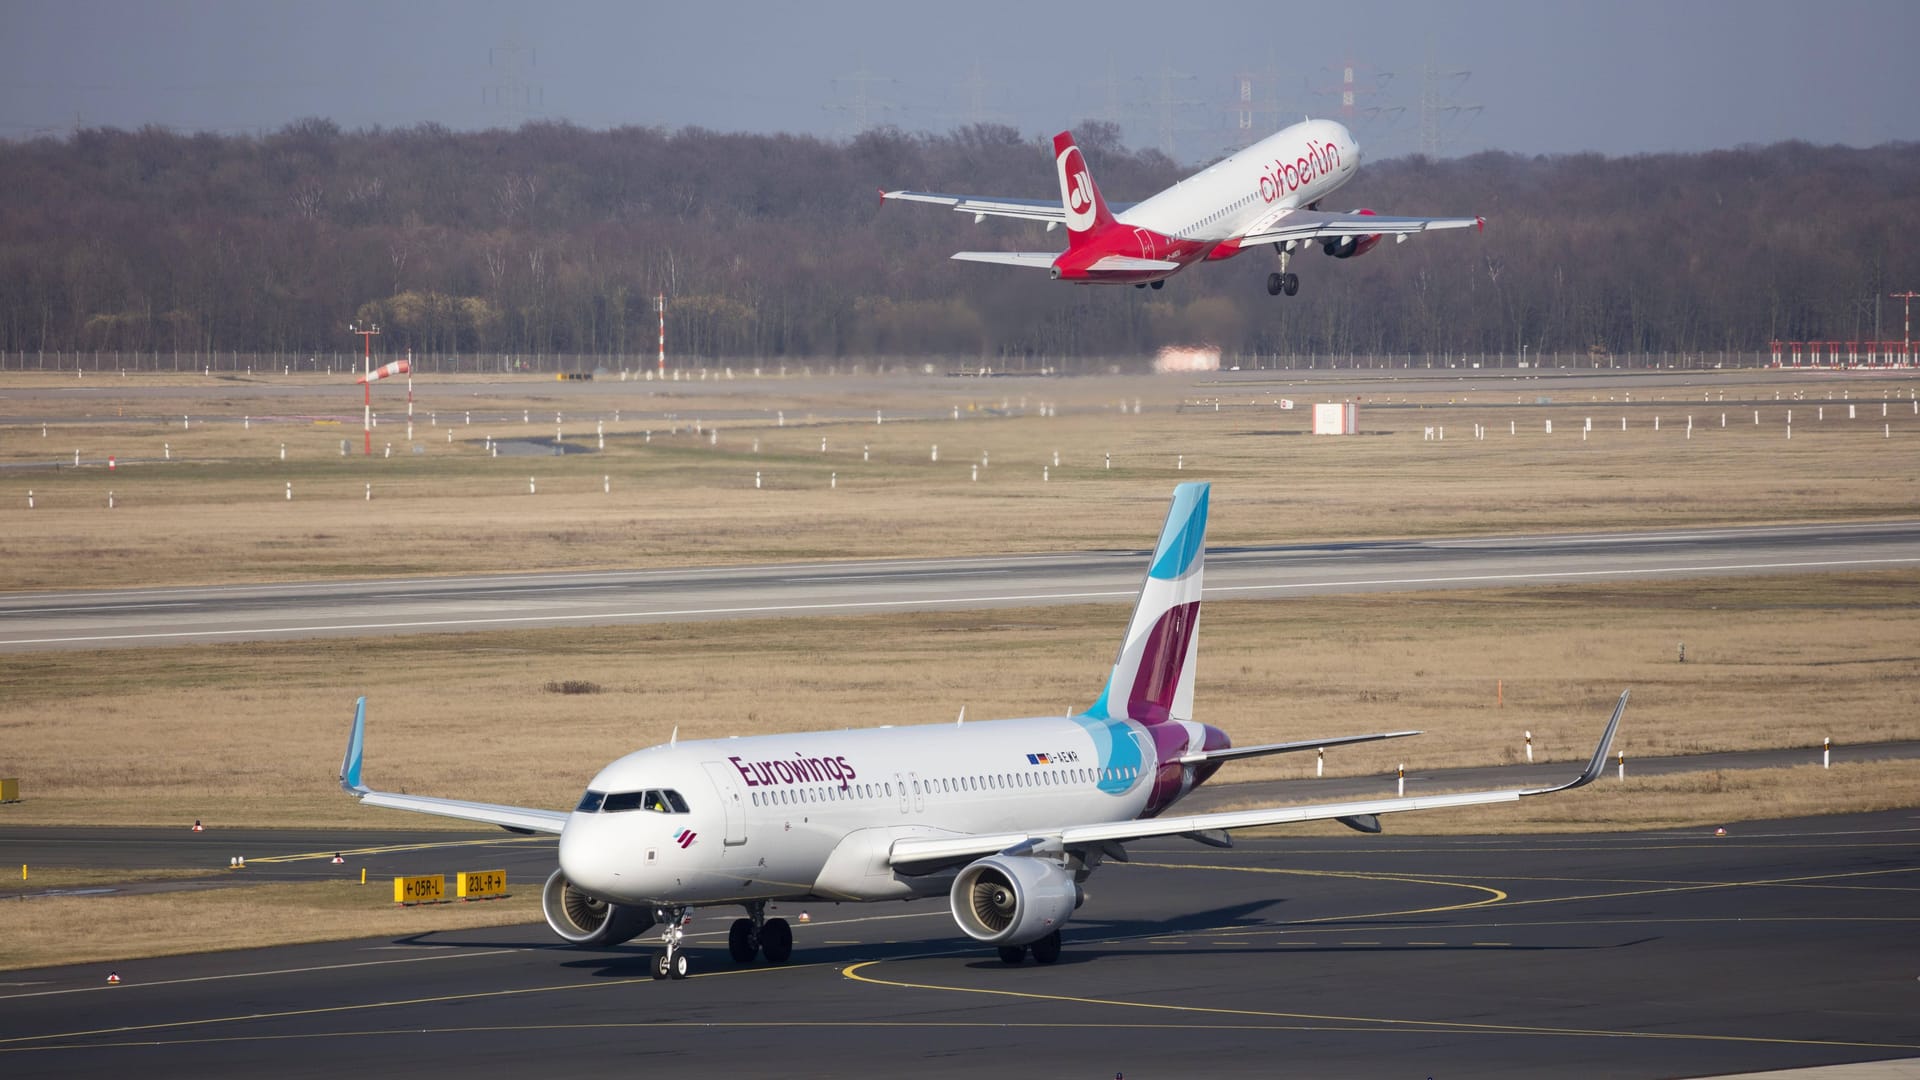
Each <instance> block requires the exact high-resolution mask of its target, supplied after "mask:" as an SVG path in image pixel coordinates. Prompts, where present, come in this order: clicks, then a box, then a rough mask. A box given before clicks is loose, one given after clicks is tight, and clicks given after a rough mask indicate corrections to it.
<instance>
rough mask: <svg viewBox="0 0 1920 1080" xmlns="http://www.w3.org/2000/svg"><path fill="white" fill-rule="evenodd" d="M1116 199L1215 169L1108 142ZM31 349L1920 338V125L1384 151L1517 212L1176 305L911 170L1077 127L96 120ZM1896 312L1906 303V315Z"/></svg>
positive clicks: (1736, 344) (23, 310)
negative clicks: (925, 129)
mask: <svg viewBox="0 0 1920 1080" xmlns="http://www.w3.org/2000/svg"><path fill="white" fill-rule="evenodd" d="M1076 134H1077V136H1078V137H1079V141H1080V144H1081V146H1082V148H1083V149H1084V151H1085V152H1086V156H1087V158H1088V161H1089V163H1090V165H1091V168H1092V170H1093V172H1094V175H1095V177H1096V179H1097V180H1098V181H1099V183H1100V186H1101V188H1102V190H1103V191H1104V192H1105V193H1106V195H1107V197H1108V198H1109V199H1111V200H1115V201H1131V200H1135V199H1139V198H1143V197H1145V196H1146V195H1149V194H1151V193H1153V192H1154V191H1157V190H1159V189H1160V188H1163V187H1165V186H1167V185H1169V184H1171V183H1173V182H1175V181H1176V180H1178V179H1179V178H1180V177H1181V176H1182V175H1183V174H1185V173H1186V172H1188V171H1190V170H1189V169H1187V168H1183V167H1181V166H1178V165H1176V163H1175V162H1173V161H1171V160H1169V159H1168V158H1167V157H1166V156H1164V155H1162V154H1160V153H1159V152H1157V151H1154V150H1136V149H1129V148H1127V147H1126V146H1124V145H1123V144H1122V141H1121V138H1120V132H1119V130H1118V129H1117V128H1114V127H1113V126H1111V125H1106V124H1099V123H1087V124H1083V125H1080V126H1079V127H1078V128H1077V129H1076ZM0 180H3V181H4V182H0V350H5V351H7V352H27V353H33V352H36V351H40V350H47V351H54V350H116V351H118V350H126V351H129V352H159V353H166V352H175V351H178V352H191V353H203V352H213V351H221V352H225V351H235V350H237V351H241V352H273V353H292V354H297V353H302V352H332V351H342V350H343V349H347V348H350V347H351V346H352V345H354V344H357V343H356V342H353V341H352V340H351V339H350V338H349V337H348V335H347V334H346V325H347V323H348V322H349V321H352V320H354V319H372V320H375V321H378V322H379V323H381V325H382V326H383V328H384V330H385V332H386V335H390V336H383V341H382V344H383V347H384V348H385V349H386V350H387V351H388V352H397V351H399V350H400V349H404V348H413V349H416V350H418V351H420V352H423V353H434V354H442V355H445V354H482V353H492V354H554V353H563V354H578V355H586V356H607V357H621V356H635V355H645V354H648V353H651V352H652V351H653V348H654V341H655V336H656V322H655V318H656V317H655V312H654V298H655V296H656V294H665V295H666V296H667V298H668V300H667V303H668V310H669V321H670V328H671V334H672V342H671V348H672V351H673V353H674V354H675V355H676V356H698V357H706V358H713V359H726V358H743V359H750V358H783V359H785V358H792V359H796V360H800V359H806V360H812V359H833V358H853V357H871V356H889V357H904V358H919V357H924V358H929V359H931V358H943V359H947V360H960V361H964V362H968V363H972V362H976V361H978V362H983V363H989V364H993V365H995V366H999V367H1005V368H1018V367H1033V366H1040V365H1042V364H1046V365H1051V366H1055V367H1064V368H1067V369H1072V368H1073V367H1074V366H1075V365H1076V364H1086V363H1088V362H1091V361H1093V360H1094V359H1096V358H1097V359H1099V360H1100V361H1101V362H1108V361H1110V360H1111V359H1112V358H1116V357H1118V358H1138V357H1143V356H1146V355H1149V354H1151V353H1152V352H1154V351H1155V350H1156V349H1158V348H1160V347H1162V346H1165V345H1195V344H1199V345H1211V346H1215V347H1218V348H1220V349H1221V350H1223V352H1225V353H1226V354H1228V355H1229V356H1246V355H1280V356H1305V355H1310V354H1312V355H1321V356H1327V355H1336V356H1344V355H1354V356H1368V355H1382V354H1402V355H1411V356H1415V357H1419V356H1429V357H1433V356H1439V357H1448V356H1458V355H1471V356H1475V357H1479V356H1493V357H1517V356H1519V355H1521V354H1522V353H1523V352H1530V353H1561V354H1574V355H1577V356H1583V357H1585V356H1592V357H1628V358H1631V357H1635V356H1645V355H1647V354H1653V355H1655V356H1658V355H1659V354H1662V353H1689V352H1696V353H1697V352H1709V351H1722V350H1725V351H1732V352H1756V351H1764V350H1765V349H1766V346H1767V342H1768V341H1770V340H1773V339H1783V340H1816V339H1817V340H1865V339H1867V338H1870V337H1871V336H1872V334H1873V331H1874V324H1875V319H1876V317H1878V319H1879V321H1880V331H1881V335H1880V336H1881V337H1882V338H1884V339H1897V338H1898V337H1899V336H1900V329H1899V319H1900V312H1899V302H1898V301H1894V300H1889V299H1887V298H1886V297H1887V294H1888V293H1891V292H1896V291H1906V290H1908V289H1912V288H1916V287H1920V250H1916V247H1915V245H1914V243H1913V242H1912V237H1913V236H1914V235H1915V230H1916V228H1920V145H1917V144H1911V143H1902V144H1888V145H1884V146H1879V147H1874V148H1870V149H1849V148H1844V147H1820V146H1813V145H1810V144H1807V143H1801V142H1791V143H1781V144H1777V145H1773V146H1766V147H1742V148H1739V149H1733V150H1724V151H1715V152H1711V153H1699V154H1648V155H1638V156H1633V157H1624V158H1607V157H1602V156H1598V155H1555V156H1542V157H1524V156H1519V155H1514V154H1505V153H1481V154H1476V155H1473V156H1471V157H1465V158H1459V159H1444V160H1436V159H1429V158H1425V157H1418V156H1415V157H1408V158H1398V159H1389V160H1383V161H1375V162H1370V163H1368V164H1367V165H1366V166H1364V167H1363V168H1362V170H1361V172H1360V175H1359V177H1358V179H1356V180H1355V181H1354V182H1353V183H1351V184H1349V185H1348V186H1347V187H1346V188H1343V189H1342V190H1341V191H1340V192H1338V193H1337V194H1336V196H1335V199H1336V200H1337V201H1338V203H1339V206H1338V207H1329V208H1348V207H1361V206H1369V207H1376V208H1378V209H1380V210H1381V211H1382V212H1385V213H1410V214H1435V215H1448V216H1454V215H1460V216H1465V215H1483V216H1485V217H1486V219H1487V226H1486V229H1485V231H1484V232H1482V233H1473V232H1464V231H1455V232H1444V233H1435V234H1432V235H1427V236H1415V237H1412V238H1411V239H1409V240H1408V241H1407V242H1406V243H1404V244H1395V243H1394V242H1393V241H1392V240H1390V239H1389V240H1387V241H1385V242H1384V243H1382V244H1381V245H1380V246H1379V247H1378V248H1377V249H1376V250H1374V251H1373V252H1370V253H1368V254H1367V255H1365V256H1362V257H1359V258H1355V259H1350V260H1333V259H1328V258H1325V257H1324V256H1322V255H1321V254H1320V253H1319V252H1317V251H1313V250H1308V251H1305V252H1302V253H1300V254H1298V255H1296V256H1295V258H1294V261H1293V265H1292V269H1294V270H1295V271H1297V272H1299V273H1300V275H1301V278H1302V289H1301V292H1300V295H1298V296H1295V297H1280V298H1275V297H1269V296H1268V295H1266V291H1265V287H1264V285H1265V279H1266V275H1267V273H1268V272H1269V271H1270V270H1273V269H1275V268H1276V260H1275V259H1274V256H1273V254H1272V252H1271V251H1270V250H1267V249H1260V250H1254V251H1248V252H1245V253H1242V254H1241V255H1239V256H1237V257H1235V258H1233V259H1231V260H1226V261H1222V262H1217V263H1212V264H1209V265H1206V266H1203V267H1199V268H1196V269H1194V270H1191V271H1189V272H1187V273H1184V274H1181V275H1179V276H1177V277H1175V278H1173V279H1172V280H1170V281H1169V282H1168V283H1167V285H1166V287H1165V289H1163V290H1158V291H1143V290H1135V289H1129V288H1111V287H1103V288H1089V287H1081V286H1070V285H1065V284H1059V283H1055V282H1051V281H1049V280H1047V278H1046V277H1045V275H1044V274H1040V273H1038V272H1023V271H1020V270H1017V269H1014V268H1007V267H992V266H980V265H972V264H961V263H956V262H953V261H951V260H949V258H948V256H949V255H950V254H951V253H952V252H953V251H956V250H961V249H963V248H983V247H1008V248H1020V249H1031V250H1040V249H1054V248H1059V247H1061V246H1063V245H1064V239H1063V237H1062V234H1060V233H1059V232H1057V231H1056V232H1053V233H1046V232H1044V231H1043V229H1042V227H1041V226H1039V225H1033V224H1026V223H1019V222H1004V221H994V220H989V221H988V222H986V223H984V224H974V223H973V222H972V220H971V218H969V217H965V216H963V215H958V214H954V213H952V212H950V211H946V210H944V209H941V208H937V207H931V206H924V205H914V204H899V203H889V204H886V205H882V204H881V203H880V201H879V199H878V189H880V188H889V189H891V188H898V187H908V188H918V189H924V190H936V191H952V192H963V193H976V194H993V195H1009V196H1024V197H1033V198H1054V197H1057V189H1056V187H1055V184H1056V181H1055V175H1054V169H1053V165H1052V160H1051V153H1050V150H1049V148H1048V144H1047V141H1046V140H1044V139H1041V138H1037V137H1027V136H1023V135H1021V134H1020V133H1019V132H1017V131H1015V130H1013V129H1011V128H1007V127H1001V126H994V125H981V126H973V127H967V128H961V129H959V130H956V131H953V132H950V133H947V134H912V133H906V132H901V131H897V130H891V129H882V130H876V131H870V132H868V133H866V134H863V135H860V136H858V137H856V138H854V139H851V140H845V141H836V140H825V139H817V138H811V137H804V136H793V135H747V134H728V133H720V132H714V131H706V130H701V129H696V128H687V129H681V130H666V129H660V128H643V127H625V128H617V129H613V130H606V131H592V130H587V129H584V128H579V127H575V126H572V125H568V124H565V123H530V124H527V125H524V126H522V127H520V128H519V129H517V130H490V131H477V132H453V131H450V130H448V129H446V128H443V127H440V126H438V125H433V124H423V125H420V126H417V127H411V128H402V129H390V130H389V129H376V130H366V131H351V132H349V131H342V130H340V129H339V128H338V127H337V126H336V125H334V124H332V123H330V122H328V121H325V120H305V121H300V122H297V123H294V124H291V125H288V126H287V127H285V128H283V129H281V130H279V131H277V132H274V133H271V134H267V135H263V136H227V135H213V134H179V133H175V132H171V131H168V130H163V129H158V128H146V129H141V130H137V131H124V130H117V129H86V130H81V131H78V132H76V133H74V134H73V135H72V136H70V137H67V138H63V139H54V138H40V139H35V140H31V141H25V142H10V143H3V144H0ZM1876 303H1877V304H1878V305H1880V306H1879V307H1876Z"/></svg>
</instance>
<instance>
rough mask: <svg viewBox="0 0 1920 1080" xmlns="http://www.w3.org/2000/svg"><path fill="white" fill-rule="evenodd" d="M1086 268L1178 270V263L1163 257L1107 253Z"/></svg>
mask: <svg viewBox="0 0 1920 1080" xmlns="http://www.w3.org/2000/svg"><path fill="white" fill-rule="evenodd" d="M1087 269H1088V270H1178V269H1180V264H1179V263H1177V262H1168V261H1167V260H1165V259H1140V258H1135V257H1134V256H1132V255H1107V256H1104V257H1102V258H1099V259H1095V260H1094V261H1093V262H1092V263H1090V264H1089V265H1088V266H1087Z"/></svg>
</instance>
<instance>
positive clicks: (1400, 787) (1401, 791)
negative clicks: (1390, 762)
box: [1394, 761, 1407, 798]
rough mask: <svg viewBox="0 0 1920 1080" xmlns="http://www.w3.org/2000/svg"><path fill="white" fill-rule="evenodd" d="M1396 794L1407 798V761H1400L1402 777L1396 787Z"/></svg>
mask: <svg viewBox="0 0 1920 1080" xmlns="http://www.w3.org/2000/svg"><path fill="white" fill-rule="evenodd" d="M1394 794H1395V795H1396V796H1399V797H1400V798H1405V797H1406V794H1407V763H1406V762H1404V761H1403V762H1401V763H1400V778H1399V780H1398V782H1397V784H1396V786H1395V788H1394Z"/></svg>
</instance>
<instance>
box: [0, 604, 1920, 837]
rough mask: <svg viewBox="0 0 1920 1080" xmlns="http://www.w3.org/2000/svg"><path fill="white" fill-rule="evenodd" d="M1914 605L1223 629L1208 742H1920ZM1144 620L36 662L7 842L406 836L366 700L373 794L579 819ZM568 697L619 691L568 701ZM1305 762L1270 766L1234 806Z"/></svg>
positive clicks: (986, 690) (1552, 750)
mask: <svg viewBox="0 0 1920 1080" xmlns="http://www.w3.org/2000/svg"><path fill="white" fill-rule="evenodd" d="M1916 590H1920V571H1913V570H1908V571H1887V572H1878V573H1863V574H1832V575H1810V576H1805V577H1765V578H1752V579H1732V578H1728V579H1710V580H1702V581H1695V582H1675V583H1638V584H1630V585H1590V586H1565V587H1559V588H1552V589H1514V590H1488V591H1482V592H1451V593H1423V594H1380V595H1358V596H1346V597H1323V598H1314V599H1313V600H1311V601H1301V602H1292V603H1274V602H1264V601H1236V602H1210V603H1209V604H1208V605H1207V615H1206V620H1205V625H1204V628H1203V631H1202V639H1203V643H1204V648H1203V650H1202V652H1201V659H1200V669H1199V672H1200V674H1199V680H1200V681H1199V698H1198V715H1199V718H1200V719H1201V720H1203V721H1206V722H1208V723H1212V724H1214V725H1216V726H1219V727H1221V728H1223V729H1225V730H1226V731H1228V732H1229V733H1231V734H1232V736H1233V737H1234V739H1235V740H1236V741H1237V742H1239V743H1241V744H1243V745H1246V744H1253V743H1260V742H1271V741H1280V740H1286V739H1301V738H1311V737H1313V736H1315V735H1319V734H1325V735H1334V734H1342V733H1352V732H1359V731H1378V730H1391V729H1396V728H1403V727H1414V728H1421V729H1424V730H1426V731H1427V732H1428V734H1427V735H1425V736H1423V737H1421V738H1418V739H1410V740H1401V741H1398V742H1395V743H1391V744H1382V745H1377V746H1357V747H1348V748H1340V749H1336V750H1335V751H1332V752H1330V753H1329V755H1328V767H1329V771H1330V772H1333V773H1335V774H1358V773H1368V772H1376V773H1377V772H1384V771H1386V770H1389V769H1391V768H1392V766H1393V765H1394V764H1396V763H1397V762H1400V761H1405V762H1407V763H1408V764H1409V765H1410V766H1411V767H1413V768H1416V769H1425V768H1443V767H1447V766H1457V765H1473V764H1490V763H1498V762H1505V761H1513V760H1516V759H1517V758H1518V756H1519V754H1520V750H1521V746H1522V742H1521V733H1522V732H1523V731H1525V730H1529V729H1530V730H1532V732H1533V733H1534V741H1535V748H1536V752H1537V755H1538V756H1539V757H1540V758H1541V759H1543V760H1549V761H1569V762H1571V761H1576V760H1584V758H1585V756H1586V755H1587V754H1588V753H1589V752H1590V747H1591V745H1592V740H1593V738H1594V737H1595V735H1596V734H1597V733H1598V730H1599V726H1600V725H1601V723H1602V722H1603V721H1604V720H1605V718H1606V714H1607V712H1608V709H1609V707H1610V706H1611V704H1612V701H1613V699H1614V697H1615V696H1616V695H1617V694H1618V693H1619V691H1620V689H1621V688H1622V687H1627V686H1631V687H1632V688H1633V689H1634V701H1633V705H1632V707H1631V708H1630V709H1629V710H1628V714H1627V719H1626V722H1625V724H1624V725H1623V727H1622V735H1621V742H1620V745H1621V748H1622V749H1624V750H1625V751H1626V753H1627V756H1628V759H1629V761H1631V760H1632V759H1633V758H1635V757H1640V756H1647V755H1667V754H1674V753H1689V752H1696V751H1706V750H1720V749H1747V748H1763V747H1785V746H1817V745H1819V742H1820V740H1821V738H1823V737H1832V738H1833V739H1834V740H1835V742H1836V743H1838V744H1841V745H1845V744H1848V743H1860V742H1869V741H1878V740H1885V739H1897V738H1916V737H1920V605H1915V604H1913V603H1912V597H1913V596H1914V595H1916ZM1125 618H1126V611H1125V608H1124V607H1122V606H1118V605H1090V606H1085V607H1057V608H1046V609H1029V610H992V611H965V612H936V613H914V614H889V615H871V616H857V617H845V618H830V619H813V620H807V621H805V622H801V621H797V620H778V619H773V620H751V621H747V620H743V621H733V622H713V623H693V624H685V625H673V626H626V627H607V628H599V629H555V630H539V631H528V632H501V633H484V634H464V635H418V636H407V637H400V638H388V639H367V640H321V641H309V642H291V643H259V644H244V645H212V646H191V647H181V648H168V649H144V650H129V651H114V652H106V653H86V652H59V653H43V654H29V655H21V656H15V657H11V658H9V661H8V663H7V664H6V665H5V667H4V668H0V741H3V742H4V744H5V745H6V747H7V752H8V767H9V769H10V770H11V771H13V772H15V773H17V775H18V776H19V778H20V780H21V789H22V793H23V795H25V797H26V801H25V802H23V803H20V804H17V805H12V806H6V807H0V824H7V823H17V824H28V823H49V824H52V823H64V824H74V823H100V824H169V823H182V822H190V821H192V820H194V819H196V818H200V819H204V820H206V821H207V822H208V823H209V824H217V825H238V824H248V825H284V826H296V825H300V826H307V825H329V826H332V825H345V826H356V825H357V826H383V825H384V826H391V825H393V824H395V823H396V820H397V819H396V817H395V816H394V815H391V814H383V813H379V812H375V811H369V810H365V809H362V808H360V807H358V806H357V805H355V804H354V803H353V802H352V801H351V800H350V799H348V798H347V797H346V796H345V795H343V794H341V793H340V792H339V790H338V788H337V786H336V785H335V784H334V779H333V778H334V772H335V770H336V768H337V763H338V762H339V759H340V753H341V749H342V746H343V744H344V739H345V734H346V728H347V723H348V720H349V719H350V718H351V715H352V705H353V698H354V696H355V695H357V694H361V693H365V694H367V695H369V698H370V704H369V709H368V713H369V720H368V752H367V767H366V768H367V773H366V775H367V779H368V781H369V782H370V783H372V784H374V785H376V786H380V787H386V788H390V789H395V790H406V791H413V792H420V793H429V794H440V795H449V796H458V797H466V798H477V799H484V800H488V801H497V802H506V803H517V804H523V805H531V806H551V807H566V806H570V805H572V804H573V802H574V801H575V800H576V799H577V798H578V793H579V790H580V788H581V787H582V786H583V785H584V784H585V782H586V780H587V779H588V778H589V777H590V776H591V775H592V773H593V772H594V771H595V770H596V769H597V768H598V767H599V766H600V765H601V764H603V763H604V762H606V761H609V760H611V759H613V758H614V757H617V756H619V755H620V754H623V753H626V752H628V751H630V750H633V749H635V748H637V747H639V746H642V745H649V744H654V743H660V742H665V741H666V739H667V737H668V735H669V733H670V732H671V731H672V730H673V729H674V728H675V727H676V726H677V727H678V728H679V731H680V737H681V738H682V739H696V738H712V737H724V736H726V735H733V734H756V733H767V732H776V731H790V730H810V729H827V728H839V727H870V726H874V725H878V724H882V723H899V724H911V723H943V722H947V721H950V720H951V719H952V718H953V716H954V714H955V712H956V711H957V710H958V709H959V708H960V706H962V705H965V706H966V707H967V715H968V716H970V717H974V718H981V719H984V718H988V717H996V716H1026V715H1045V714H1050V713H1054V712H1056V711H1063V710H1065V709H1067V708H1069V707H1084V706H1085V705H1086V704H1087V703H1088V702H1089V701H1090V700H1091V699H1092V698H1093V696H1094V695H1095V694H1096V693H1097V692H1098V690H1099V687H1100V685H1101V683H1102V682H1103V681H1104V679H1105V677H1106V674H1107V667H1108V665H1109V664H1110V663H1111V657H1112V654H1113V649H1114V647H1115V644H1116V643H1117V641H1118V638H1119V635H1120V633H1121V631H1122V628H1123V625H1124V620H1125ZM1678 641H1685V642H1686V643H1687V657H1688V659H1687V662H1686V663H1684V664H1681V663H1677V662H1675V643H1676V642H1678ZM564 680H582V681H590V682H594V683H597V684H599V685H600V686H601V687H603V688H604V689H603V692H602V693H599V694H592V695H561V694H553V693H549V692H547V690H546V687H547V684H549V683H550V682H555V681H564ZM1497 683H1503V684H1504V687H1505V690H1504V697H1505V703H1504V707H1496V684H1497ZM1312 767H1313V763H1312V760H1311V756H1310V755H1289V756H1285V757H1280V758H1265V759H1258V760H1256V761H1251V762H1244V763H1236V764H1234V765H1232V766H1229V767H1228V769H1227V770H1226V771H1225V772H1224V773H1223V774H1222V776H1221V778H1220V779H1221V780H1223V781H1227V780H1233V779H1248V780H1252V779H1268V778H1280V777H1289V776H1302V775H1306V774H1307V773H1309V772H1310V770H1311V769H1312ZM1909 798H1910V799H1913V800H1916V801H1920V787H1916V788H1914V789H1912V790H1910V792H1909ZM407 821H408V822H409V823H411V824H415V825H424V824H428V823H429V821H430V819H424V818H422V819H415V818H411V817H410V818H408V819H407Z"/></svg>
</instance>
